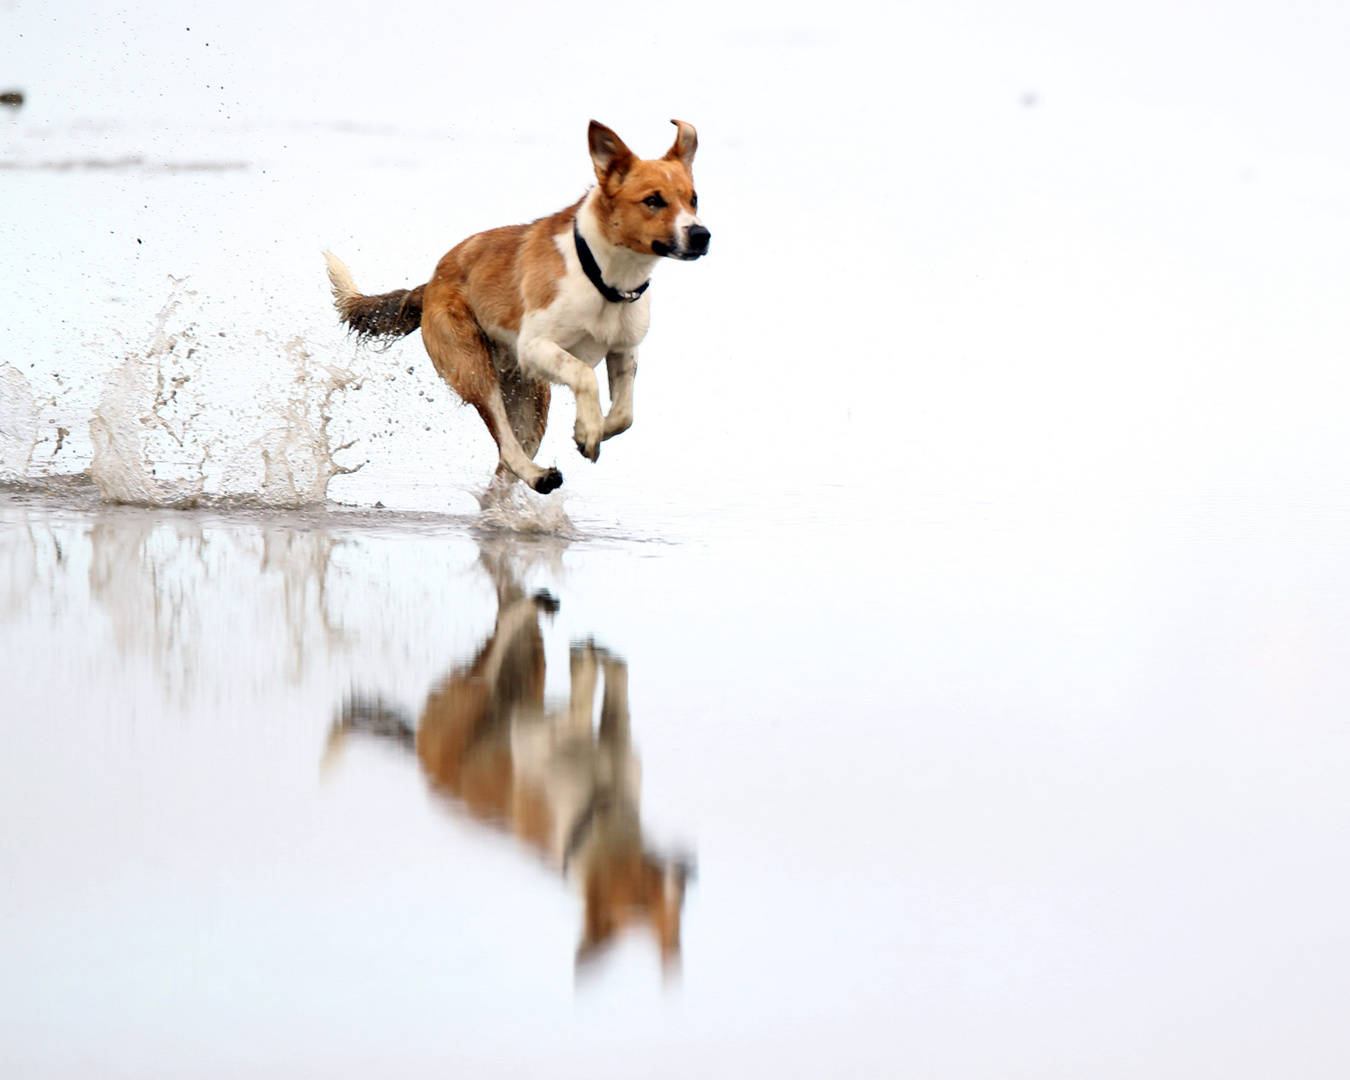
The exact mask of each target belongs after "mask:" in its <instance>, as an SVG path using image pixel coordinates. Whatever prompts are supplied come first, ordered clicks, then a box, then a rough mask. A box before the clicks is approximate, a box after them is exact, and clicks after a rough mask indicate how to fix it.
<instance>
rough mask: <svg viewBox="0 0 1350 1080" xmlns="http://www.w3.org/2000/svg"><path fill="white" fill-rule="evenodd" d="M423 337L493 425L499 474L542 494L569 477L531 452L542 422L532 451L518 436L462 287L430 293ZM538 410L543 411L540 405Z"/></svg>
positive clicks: (442, 368)
mask: <svg viewBox="0 0 1350 1080" xmlns="http://www.w3.org/2000/svg"><path fill="white" fill-rule="evenodd" d="M433 284H434V282H433ZM428 292H429V293H430V292H431V290H430V289H429V290H428ZM422 341H423V342H424V343H425V345H426V347H427V353H428V354H429V355H430V356H431V362H432V363H433V364H435V365H436V370H437V371H438V372H439V373H440V375H441V378H443V379H444V380H445V381H446V382H448V383H449V384H450V386H451V388H452V389H453V390H454V391H455V393H456V394H458V395H459V397H460V399H461V400H463V401H464V402H466V403H467V404H469V405H472V406H473V407H474V408H475V409H476V410H478V415H479V416H481V417H482V418H483V423H484V424H486V425H487V429H488V431H489V432H490V433H491V435H492V438H493V441H494V442H496V444H497V451H498V454H499V464H498V467H497V475H498V477H501V478H505V472H506V471H509V472H510V473H512V474H514V475H515V476H517V477H519V478H520V479H521V480H523V481H525V483H527V484H529V485H530V487H532V488H534V490H535V491H538V492H539V493H540V494H547V493H548V492H550V491H552V490H553V489H554V488H556V487H559V486H560V485H561V484H562V482H563V478H562V473H560V472H559V471H558V470H557V469H552V468H550V469H543V468H540V467H539V466H538V465H536V464H535V463H534V462H533V461H532V460H531V458H530V455H531V454H532V453H534V451H536V450H538V449H539V439H540V438H541V437H542V435H543V427H542V425H539V426H538V431H537V433H536V432H534V430H533V428H531V430H530V431H528V432H524V434H525V435H526V436H527V442H528V443H530V449H529V450H528V451H527V450H526V449H525V447H524V446H522V445H521V440H520V439H518V438H517V437H516V432H515V430H514V426H513V424H512V422H511V420H512V417H511V413H510V411H508V409H507V405H506V399H505V397H504V396H503V394H502V386H501V382H500V381H499V379H498V377H497V372H496V370H495V369H494V368H493V366H492V352H491V349H490V348H489V345H488V342H487V341H486V339H485V338H484V336H483V332H482V331H481V330H480V329H479V327H478V323H477V322H476V321H475V320H474V318H473V315H472V313H471V312H470V311H469V308H468V305H467V304H465V303H464V300H463V299H462V298H461V297H460V296H459V294H458V293H457V292H454V291H453V290H439V291H437V292H435V293H432V294H431V295H430V296H429V297H428V299H427V301H426V307H425V309H424V311H423V315H422ZM535 412H536V413H537V412H538V409H537V408H536V410H535ZM545 415H547V404H545Z"/></svg>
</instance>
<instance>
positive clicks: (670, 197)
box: [590, 120, 712, 260]
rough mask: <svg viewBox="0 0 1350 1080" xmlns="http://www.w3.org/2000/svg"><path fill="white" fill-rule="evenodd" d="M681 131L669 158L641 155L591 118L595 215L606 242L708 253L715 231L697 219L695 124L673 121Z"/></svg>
mask: <svg viewBox="0 0 1350 1080" xmlns="http://www.w3.org/2000/svg"><path fill="white" fill-rule="evenodd" d="M671 123H672V124H674V125H675V127H676V128H677V129H678V133H677V134H676V136H675V144H674V145H673V146H672V147H671V148H670V150H669V151H667V153H666V156H665V157H662V158H656V159H654V160H652V161H644V160H643V159H641V158H639V157H636V156H635V155H634V154H633V152H632V151H631V150H629V149H628V147H626V146H625V145H624V144H623V140H622V139H620V138H619V137H618V136H617V135H615V134H614V132H613V131H611V130H610V129H609V128H607V127H605V125H604V124H600V123H597V122H596V121H594V120H592V121H591V130H590V144H591V161H592V162H593V163H594V165H595V176H596V179H597V180H599V182H600V187H599V193H598V195H597V198H596V201H595V212H596V217H597V219H598V220H599V223H600V229H601V232H602V233H603V234H604V237H605V239H606V240H608V241H609V242H610V243H611V244H613V245H615V246H616V247H623V248H628V249H629V250H630V251H637V252H641V253H642V254H644V255H665V256H668V257H669V258H672V259H686V260H688V259H697V258H699V257H701V256H703V255H706V254H707V253H708V241H709V240H710V239H711V238H712V234H711V233H710V232H709V231H708V230H707V229H706V228H704V226H703V222H701V221H699V219H698V195H697V193H696V192H695V191H694V173H693V167H694V151H695V150H697V149H698V134H697V133H696V132H695V131H694V125H693V124H686V123H685V122H684V121H683V120H672V121H671Z"/></svg>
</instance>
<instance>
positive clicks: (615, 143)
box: [589, 120, 636, 187]
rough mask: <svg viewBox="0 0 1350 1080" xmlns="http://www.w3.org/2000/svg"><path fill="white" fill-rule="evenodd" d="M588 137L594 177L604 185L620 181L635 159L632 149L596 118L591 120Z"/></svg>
mask: <svg viewBox="0 0 1350 1080" xmlns="http://www.w3.org/2000/svg"><path fill="white" fill-rule="evenodd" d="M589 139H590V144H591V162H592V163H593V164H594V165H595V178H596V179H597V180H599V181H600V183H601V185H602V186H604V187H608V186H609V185H610V184H617V183H619V182H620V181H622V180H623V178H624V177H625V176H626V175H627V174H628V170H629V169H631V168H632V167H633V162H634V161H635V160H636V159H635V158H634V157H633V151H631V150H629V149H628V147H626V146H624V144H623V140H622V139H621V138H619V137H618V136H617V135H615V134H614V132H612V131H611V130H610V129H609V128H607V127H605V125H604V124H602V123H600V122H599V121H598V120H592V121H591V129H590V132H589Z"/></svg>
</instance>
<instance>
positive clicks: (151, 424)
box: [16, 278, 360, 507]
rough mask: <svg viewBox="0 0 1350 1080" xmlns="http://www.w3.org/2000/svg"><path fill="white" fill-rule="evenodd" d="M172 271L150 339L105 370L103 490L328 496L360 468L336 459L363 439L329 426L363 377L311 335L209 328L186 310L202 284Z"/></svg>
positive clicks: (120, 494)
mask: <svg viewBox="0 0 1350 1080" xmlns="http://www.w3.org/2000/svg"><path fill="white" fill-rule="evenodd" d="M170 281H171V284H172V290H171V292H170V296H169V299H168V300H167V301H166V303H165V304H164V306H163V307H162V308H161V309H160V311H159V312H158V314H157V315H156V316H155V320H154V325H153V327H152V329H151V331H150V334H149V336H148V338H147V340H146V341H145V343H144V344H143V345H142V346H141V347H139V348H136V349H132V350H129V351H128V352H127V353H126V355H125V359H124V360H123V362H122V363H121V364H119V365H118V366H117V367H116V368H114V369H113V370H112V371H110V372H108V373H107V374H106V375H105V376H104V377H103V380H102V387H101V393H100V396H99V400H98V404H97V406H96V407H95V409H94V414H93V416H92V418H91V419H90V420H89V436H90V442H91V444H92V448H93V455H92V458H91V460H90V462H89V466H88V471H89V475H90V477H91V478H92V479H93V480H94V482H95V483H96V484H97V485H98V489H99V492H100V494H101V495H102V497H103V498H104V499H105V500H107V501H109V502H118V503H133V504H137V505H145V506H171V507H187V506H195V505H199V504H201V503H202V502H203V501H209V500H217V499H233V500H243V501H248V502H254V503H259V504H262V505H266V506H277V507H298V506H306V505H312V504H316V503H321V502H323V501H324V499H325V497H326V495H327V490H328V482H329V481H330V480H331V479H332V478H333V477H334V476H338V475H340V474H343V473H350V472H354V471H355V470H356V469H357V468H360V465H357V466H346V465H341V464H339V463H338V462H337V461H335V460H334V454H336V453H338V452H339V451H342V450H345V449H347V448H348V447H350V446H351V445H352V442H351V441H348V442H344V443H342V444H340V445H336V446H335V445H333V441H332V439H331V437H330V430H329V429H330V425H331V423H332V420H333V409H334V405H335V401H336V399H337V398H338V397H339V396H340V395H342V394H343V393H345V392H346V391H347V390H348V389H352V388H356V387H359V386H360V380H359V379H358V378H357V377H356V376H355V375H354V374H353V373H352V372H351V371H349V370H346V369H344V368H339V367H335V366H331V365H325V364H320V363H317V362H316V361H314V359H313V357H312V356H311V354H310V352H309V351H308V350H307V349H306V347H305V343H304V340H303V338H302V337H298V336H297V337H292V338H291V339H289V340H287V341H286V342H285V343H284V344H280V345H279V344H278V342H277V340H276V339H275V337H274V336H273V335H272V334H270V333H267V332H264V331H255V333H254V340H253V341H252V342H249V343H248V344H247V345H241V344H237V343H232V342H231V340H230V339H229V337H228V336H227V334H226V332H224V331H217V332H216V334H214V335H211V334H208V333H207V332H205V331H204V330H203V329H202V328H201V326H200V325H199V324H198V323H197V322H195V321H187V320H186V319H185V318H184V316H183V311H184V309H185V307H186V306H187V305H188V302H189V301H190V300H191V298H193V297H194V296H195V295H196V294H195V293H194V292H192V291H190V290H187V289H184V288H183V280H182V279H174V278H171V279H170ZM236 336H238V335H236ZM222 339H224V340H222ZM259 346H261V347H259ZM16 457H17V455H16ZM24 465H25V468H26V463H24Z"/></svg>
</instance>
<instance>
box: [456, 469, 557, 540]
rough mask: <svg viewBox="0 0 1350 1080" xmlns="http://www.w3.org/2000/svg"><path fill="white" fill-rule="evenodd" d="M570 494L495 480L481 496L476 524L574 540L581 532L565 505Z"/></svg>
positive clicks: (481, 526)
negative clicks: (536, 490)
mask: <svg viewBox="0 0 1350 1080" xmlns="http://www.w3.org/2000/svg"><path fill="white" fill-rule="evenodd" d="M566 499H567V495H566V494H565V493H564V492H561V491H554V492H552V493H550V494H548V495H540V494H538V493H536V492H534V491H532V490H531V489H530V488H528V487H526V486H525V485H524V484H520V483H510V484H504V483H502V482H500V481H499V480H495V479H494V481H493V482H492V483H491V484H490V485H489V486H488V488H487V490H486V491H484V492H483V493H482V494H481V495H479V496H478V507H479V509H478V516H477V518H476V519H475V524H476V525H477V526H478V527H479V528H482V529H489V530H493V531H502V532H513V533H527V534H531V535H536V536H553V537H558V538H559V539H575V538H576V536H577V535H578V533H577V530H576V527H575V526H574V525H573V524H572V519H571V518H570V517H568V516H567V510H566V508H565V507H564V503H565V502H566Z"/></svg>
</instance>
